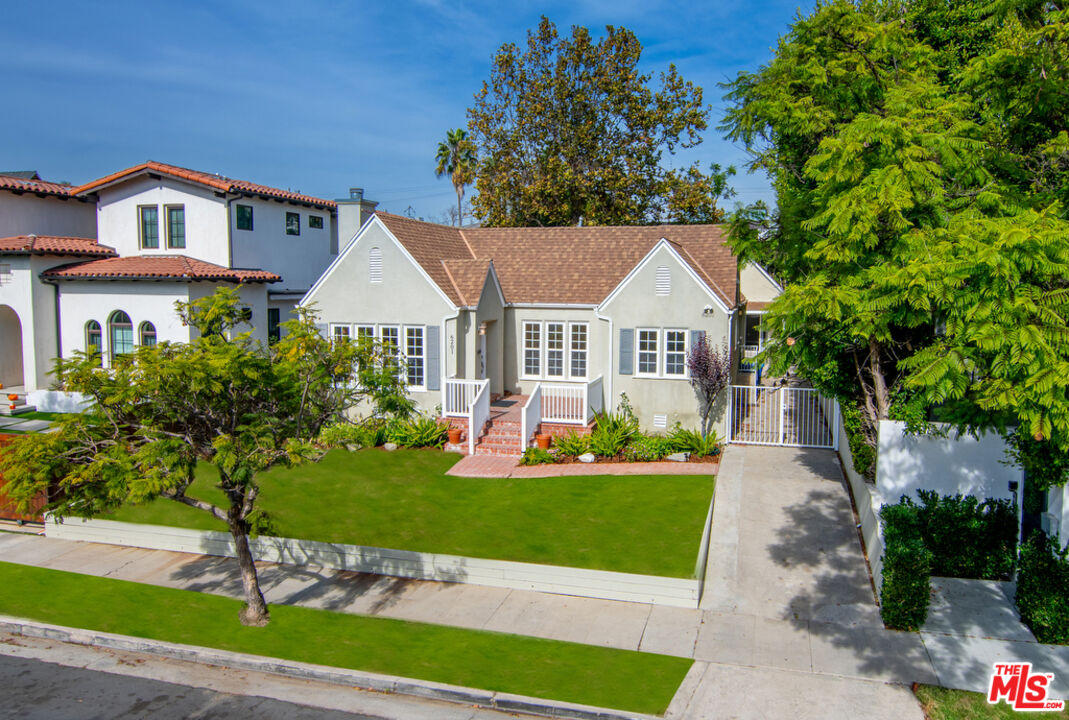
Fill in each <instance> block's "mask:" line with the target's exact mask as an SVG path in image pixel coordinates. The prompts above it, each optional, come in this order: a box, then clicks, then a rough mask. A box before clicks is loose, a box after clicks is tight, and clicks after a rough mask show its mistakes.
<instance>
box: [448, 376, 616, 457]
mask: <svg viewBox="0 0 1069 720" xmlns="http://www.w3.org/2000/svg"><path fill="white" fill-rule="evenodd" d="M603 406H604V400H603V396H602V382H601V377H600V376H599V377H598V378H596V379H595V380H592V381H589V382H581V383H541V382H540V383H538V384H537V385H535V388H534V390H533V391H532V392H531V393H530V394H529V395H503V396H500V397H497V398H496V399H492V398H491V396H490V386H489V381H487V380H459V379H456V378H450V379H448V380H446V381H445V387H444V388H443V389H442V409H443V412H442V414H443V418H442V419H443V420H445V421H446V422H447V423H449V425H450V427H455V428H460V430H461V442H460V443H459V445H447V449H449V450H453V451H459V452H461V453H462V454H465V455H505V456H511V457H514V456H518V455H521V454H523V451H524V450H525V449H527V448H528V447H530V446H531V443H532V440H533V438H534V436H535V435H536V434H538V433H546V434H549V435H562V434H564V433H567V432H571V431H575V432H579V433H588V432H590V431H591V429H592V428H593V424H594V417H595V415H596V414H597V413H598V412H601V410H602V408H603ZM471 428H475V429H476V430H475V432H474V434H473V433H472V431H471Z"/></svg>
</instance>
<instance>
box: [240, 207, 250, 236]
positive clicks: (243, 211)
mask: <svg viewBox="0 0 1069 720" xmlns="http://www.w3.org/2000/svg"><path fill="white" fill-rule="evenodd" d="M236 207H237V213H238V222H237V226H238V230H252V205H238V206H236Z"/></svg>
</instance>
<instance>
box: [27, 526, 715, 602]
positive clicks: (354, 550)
mask: <svg viewBox="0 0 1069 720" xmlns="http://www.w3.org/2000/svg"><path fill="white" fill-rule="evenodd" d="M708 533H709V523H708V521H707V522H706V527H705V533H704V535H703V538H702V545H703V546H707V545H708V539H707V536H708ZM45 534H46V535H47V536H48V537H54V538H61V539H64V540H81V541H86V542H98V543H110V544H113V545H124V546H128V547H141V548H150V549H154V550H169V551H172V552H185V553H197V554H204V555H219V556H224V557H233V556H234V543H233V540H232V538H231V537H230V535H229V533H224V532H213V531H208V530H187V529H185V528H174V527H165V526H160V525H140V524H134V523H123V522H115V521H111V520H80V519H77V518H67V519H66V520H65V521H64V522H62V523H58V524H57V523H54V522H52V521H51V520H49V521H48V522H47V523H46V526H45ZM249 546H250V549H251V551H252V553H253V556H254V557H255V558H256V559H257V560H262V561H266V562H276V563H287V564H292V565H314V566H317V567H324V568H336V569H339V570H349V571H352V572H365V573H375V574H379V575H389V576H393V577H407V578H416V579H419V580H438V581H444V582H459V583H470V584H474V585H489V586H491V587H505V588H514V589H518V590H536V591H539V592H549V593H557V594H560V595H576V596H580V597H592V598H601V599H605V600H623V601H627V602H641V603H652V604H656V605H670V606H675V607H688V608H696V607H698V602H699V598H700V597H701V580H700V579H698V578H690V579H688V578H669V577H658V576H654V575H638V574H632V573H619V572H610V571H607V570H587V569H583V568H571V567H558V566H555V565H537V564H534V563H522V562H511V561H507V560H485V559H480V558H469V557H462V556H458V555H441V554H438V553H421V552H412V551H406V550H389V549H385V548H375V547H367V546H362V545H344V544H341V543H324V542H315V541H312V540H293V539H289V538H275V537H263V536H261V537H258V538H253V539H250V541H249Z"/></svg>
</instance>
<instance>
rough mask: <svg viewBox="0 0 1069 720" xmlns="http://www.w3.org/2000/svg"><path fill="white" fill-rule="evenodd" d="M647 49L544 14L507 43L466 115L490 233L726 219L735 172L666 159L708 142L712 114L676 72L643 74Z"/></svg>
mask: <svg viewBox="0 0 1069 720" xmlns="http://www.w3.org/2000/svg"><path fill="white" fill-rule="evenodd" d="M641 53H642V45H641V43H640V42H639V41H638V39H637V38H636V37H635V35H634V33H632V32H631V31H630V30H627V29H626V28H616V27H612V26H609V27H608V28H606V36H605V37H604V38H602V39H601V40H597V41H595V40H594V39H593V38H592V37H591V36H590V31H589V30H587V29H586V28H584V27H573V28H572V33H571V36H570V37H561V36H560V35H559V34H558V32H557V28H556V26H555V25H554V24H553V23H551V22H550V21H549V20H548V19H547V18H545V17H543V18H542V20H541V22H540V23H539V26H538V28H537V30H534V31H530V32H528V34H527V47H526V49H525V50H521V48H520V47H518V46H517V45H515V44H513V43H507V44H505V45H503V46H502V47H501V48H500V50H498V52H497V54H496V56H495V57H494V60H493V66H492V69H491V74H490V79H489V80H488V81H487V82H484V83H483V87H482V89H481V90H480V91H479V92H478V93H477V94H476V96H475V104H474V105H473V106H472V107H471V108H469V110H468V126H469V129H470V130H471V138H472V140H473V141H474V142H475V144H476V146H477V147H478V154H479V164H478V168H477V170H476V181H475V182H476V188H477V190H478V195H477V196H476V197H475V199H474V201H473V207H474V212H475V214H476V215H477V216H479V217H480V218H481V219H482V221H483V222H484V223H486V224H488V225H495V226H527V225H541V226H549V225H575V224H578V223H579V222H580V221H582V222H585V223H588V224H593V225H614V224H615V225H626V224H645V223H653V222H710V221H719V220H720V219H721V218H722V211H721V210H720V209H719V208H718V207H717V204H716V203H717V199H718V198H726V197H730V196H731V195H732V194H733V193H731V191H730V188H728V186H727V178H728V177H729V176H730V175H733V174H734V172H735V171H734V169H733V168H728V169H727V170H723V169H721V168H720V167H719V166H717V165H713V166H712V167H710V168H709V170H708V171H706V170H704V169H703V168H702V167H701V166H700V165H699V164H694V165H692V166H690V167H686V168H683V169H670V168H667V167H665V166H664V164H663V163H662V160H663V159H664V155H665V153H667V154H669V155H671V154H673V153H674V152H675V151H676V150H677V148H690V147H694V146H696V145H698V144H699V143H700V142H701V132H702V131H703V130H705V129H706V127H707V117H708V113H709V108H708V107H707V106H706V105H705V104H704V102H703V100H702V90H701V88H700V87H698V86H696V85H694V84H693V83H691V82H688V81H685V80H684V79H683V78H682V77H680V75H679V73H678V72H677V70H676V68H675V66H674V65H670V66H669V67H668V70H667V71H665V72H662V73H660V75H659V78H658V80H659V82H658V83H657V84H656V86H655V85H654V83H653V78H652V76H651V75H650V74H647V73H640V72H639V71H638V69H637V67H638V62H639V57H640V55H641Z"/></svg>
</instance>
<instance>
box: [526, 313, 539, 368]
mask: <svg viewBox="0 0 1069 720" xmlns="http://www.w3.org/2000/svg"><path fill="white" fill-rule="evenodd" d="M523 375H524V377H530V378H537V377H540V376H541V375H542V323H537V322H525V323H524V324H523Z"/></svg>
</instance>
